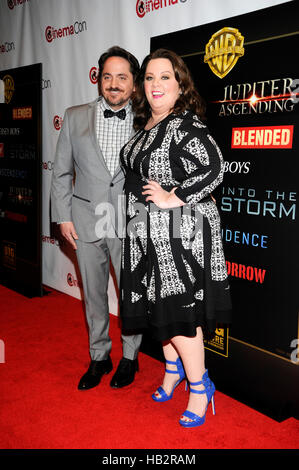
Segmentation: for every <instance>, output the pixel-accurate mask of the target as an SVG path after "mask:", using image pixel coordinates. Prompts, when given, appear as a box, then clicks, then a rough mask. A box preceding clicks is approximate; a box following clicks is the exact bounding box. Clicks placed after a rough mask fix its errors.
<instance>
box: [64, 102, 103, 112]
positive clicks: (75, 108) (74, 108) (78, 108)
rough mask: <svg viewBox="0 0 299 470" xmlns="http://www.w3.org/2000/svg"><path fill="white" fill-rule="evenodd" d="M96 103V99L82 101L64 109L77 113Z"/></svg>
mask: <svg viewBox="0 0 299 470" xmlns="http://www.w3.org/2000/svg"><path fill="white" fill-rule="evenodd" d="M96 103H97V100H93V101H90V102H89V103H83V104H76V105H73V106H70V107H69V108H67V109H66V113H68V114H74V113H75V114H77V113H81V112H86V110H87V109H89V108H90V107H93V106H95V105H96Z"/></svg>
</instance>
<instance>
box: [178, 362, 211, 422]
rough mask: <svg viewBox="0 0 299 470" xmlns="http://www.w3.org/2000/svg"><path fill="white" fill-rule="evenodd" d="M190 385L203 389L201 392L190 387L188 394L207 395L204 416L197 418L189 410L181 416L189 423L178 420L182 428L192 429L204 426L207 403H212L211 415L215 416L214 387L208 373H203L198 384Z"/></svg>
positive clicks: (191, 383)
mask: <svg viewBox="0 0 299 470" xmlns="http://www.w3.org/2000/svg"><path fill="white" fill-rule="evenodd" d="M189 384H190V385H193V386H195V385H203V386H204V389H203V390H195V389H194V388H191V387H190V392H191V393H198V394H203V393H205V394H206V395H207V399H208V403H207V406H206V410H205V414H204V415H203V416H198V415H197V414H195V413H192V412H191V411H189V410H186V411H185V412H184V413H183V414H182V417H185V418H188V419H189V420H191V421H187V420H184V419H182V418H181V419H180V424H181V425H182V426H184V427H185V428H194V427H196V426H201V425H202V424H204V422H205V419H206V414H207V409H208V406H209V403H210V402H211V403H212V409H213V415H215V403H214V393H215V385H214V384H213V382H212V381H211V379H210V378H209V376H208V371H206V372H205V373H204V375H203V376H202V380H201V381H200V382H189Z"/></svg>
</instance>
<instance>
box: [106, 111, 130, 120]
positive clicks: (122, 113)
mask: <svg viewBox="0 0 299 470" xmlns="http://www.w3.org/2000/svg"><path fill="white" fill-rule="evenodd" d="M113 116H117V117H118V118H119V119H125V118H126V110H125V109H121V110H120V111H116V112H114V111H111V109H105V111H104V117H105V118H110V117H113Z"/></svg>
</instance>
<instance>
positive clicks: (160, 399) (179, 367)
mask: <svg viewBox="0 0 299 470" xmlns="http://www.w3.org/2000/svg"><path fill="white" fill-rule="evenodd" d="M165 362H166V364H175V365H176V369H175V370H170V369H167V368H166V369H165V372H167V373H168V374H178V375H179V376H180V378H179V380H178V381H177V382H176V383H175V384H174V386H173V389H172V392H171V394H170V395H167V393H166V392H165V390H164V389H163V387H158V388H157V391H156V392H155V393H153V395H152V399H153V400H155V401H158V402H164V401H168V400H170V399H171V398H172V396H173V392H174V389H175V388H176V387H177V386H178V385H179V384H180V383H181V382H182V380H184V379H185V377H186V376H185V371H184V367H183V364H182V361H181V359H180V358H179V357H178V358H177V360H176V361H175V362H174V361H168V360H166V361H165ZM186 385H187V382H186ZM186 389H187V388H186ZM157 392H158V393H159V394H160V396H157V395H156V393H157Z"/></svg>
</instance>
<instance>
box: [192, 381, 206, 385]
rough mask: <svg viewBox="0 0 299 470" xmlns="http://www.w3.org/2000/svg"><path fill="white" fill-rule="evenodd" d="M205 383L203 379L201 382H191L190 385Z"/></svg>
mask: <svg viewBox="0 0 299 470" xmlns="http://www.w3.org/2000/svg"><path fill="white" fill-rule="evenodd" d="M203 383H204V381H203V380H201V381H200V382H189V384H190V385H202V384H203Z"/></svg>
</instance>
